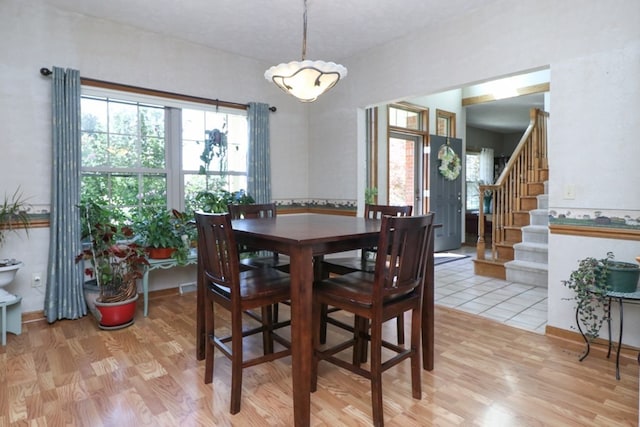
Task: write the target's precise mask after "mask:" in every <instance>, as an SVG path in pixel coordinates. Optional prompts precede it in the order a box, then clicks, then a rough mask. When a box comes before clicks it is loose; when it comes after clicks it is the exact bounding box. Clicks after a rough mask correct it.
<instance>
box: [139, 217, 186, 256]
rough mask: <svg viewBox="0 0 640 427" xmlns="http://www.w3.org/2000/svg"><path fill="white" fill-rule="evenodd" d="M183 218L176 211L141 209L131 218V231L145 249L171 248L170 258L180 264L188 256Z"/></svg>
mask: <svg viewBox="0 0 640 427" xmlns="http://www.w3.org/2000/svg"><path fill="white" fill-rule="evenodd" d="M185 217H186V215H185V214H183V213H182V212H179V211H177V210H167V209H157V208H143V209H140V210H138V212H137V213H136V214H135V215H134V217H133V230H134V232H135V235H136V237H137V238H138V239H139V242H140V244H141V245H143V246H145V247H147V248H173V249H174V252H173V254H172V255H171V256H172V257H173V258H175V259H176V260H177V261H178V263H179V264H182V263H185V262H186V260H187V257H188V255H189V247H188V242H189V241H188V239H189V236H188V232H187V229H186V224H187V222H186V221H185ZM183 236H185V237H184V238H183Z"/></svg>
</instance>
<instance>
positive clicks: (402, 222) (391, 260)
mask: <svg viewBox="0 0 640 427" xmlns="http://www.w3.org/2000/svg"><path fill="white" fill-rule="evenodd" d="M433 217H434V214H432V213H430V214H428V215H421V216H407V217H390V216H383V217H382V225H381V230H380V237H379V240H378V248H389V251H388V256H387V257H377V259H376V262H375V269H374V273H368V272H364V271H357V272H353V273H347V274H344V275H342V276H335V277H330V278H328V279H325V280H322V281H320V282H318V283H316V284H315V285H314V288H313V322H314V331H315V332H314V337H313V341H314V355H313V364H312V377H311V378H312V384H311V390H312V391H315V390H316V389H317V382H318V364H319V362H320V361H321V360H326V361H328V362H330V363H332V364H335V365H337V366H339V367H342V368H344V369H346V370H349V371H351V372H353V373H355V374H358V375H360V376H363V377H365V378H367V379H369V380H370V381H371V400H372V419H373V424H374V425H375V426H382V425H383V424H384V415H383V408H382V373H383V372H384V371H386V370H387V369H389V368H391V367H392V366H395V365H397V364H398V363H400V362H401V361H403V360H405V359H407V358H409V359H410V360H411V391H412V396H413V398H414V399H420V398H421V394H422V388H421V384H420V337H421V317H422V313H421V311H422V310H421V308H422V293H423V289H424V283H425V280H426V277H427V262H428V246H429V240H430V238H431V233H432V232H433ZM323 304H326V305H330V306H333V307H338V308H340V309H341V310H345V311H348V312H351V313H353V314H354V315H355V316H356V319H357V321H358V322H362V321H364V322H368V323H370V329H369V330H367V329H363V328H356V329H355V332H354V333H353V335H352V336H351V337H350V339H349V340H346V341H344V342H341V343H339V344H336V345H332V346H330V347H327V346H326V345H325V346H322V344H321V343H320V329H319V326H320V322H321V320H322V319H321V308H322V305H323ZM407 311H410V312H411V334H410V337H411V343H410V346H409V347H408V348H404V347H402V346H399V345H396V344H392V343H391V342H389V341H386V340H383V337H382V324H383V322H385V321H386V320H389V319H392V318H394V317H397V316H399V315H402V314H404V313H405V312H407ZM367 343H369V345H370V354H371V361H370V369H369V370H366V369H364V368H363V367H362V366H361V365H362V358H361V357H360V354H359V353H360V349H361V348H362V346H363V345H365V346H366V345H367ZM323 347H324V348H323ZM383 347H384V348H385V349H387V350H390V351H391V352H393V353H395V354H394V355H393V357H389V358H386V360H385V361H383V360H382V348H383ZM348 348H352V349H353V357H352V362H351V363H349V362H347V361H346V360H345V358H344V357H342V358H340V357H337V356H336V355H337V354H338V353H340V352H342V351H344V350H346V349H348ZM385 355H386V354H385Z"/></svg>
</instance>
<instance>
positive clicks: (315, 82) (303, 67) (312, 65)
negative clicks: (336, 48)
mask: <svg viewBox="0 0 640 427" xmlns="http://www.w3.org/2000/svg"><path fill="white" fill-rule="evenodd" d="M346 75H347V69H346V68H345V67H344V66H342V65H340V64H336V63H334V62H324V61H310V60H305V61H301V62H300V61H291V62H289V63H286V64H285V63H283V64H279V65H274V66H273V67H271V68H269V69H268V70H267V71H265V73H264V77H265V79H267V80H271V81H272V82H274V83H275V84H276V85H277V86H278V87H279V88H280V89H282V90H284V91H285V92H287V93H288V94H290V95H293V96H295V97H296V98H298V99H299V100H300V101H302V102H313V101H315V100H316V99H318V97H319V96H320V95H322V94H323V93H325V92H326V91H328V90H329V89H331V88H332V87H333V86H335V85H336V83H338V81H339V80H340V79H341V78H344V77H346Z"/></svg>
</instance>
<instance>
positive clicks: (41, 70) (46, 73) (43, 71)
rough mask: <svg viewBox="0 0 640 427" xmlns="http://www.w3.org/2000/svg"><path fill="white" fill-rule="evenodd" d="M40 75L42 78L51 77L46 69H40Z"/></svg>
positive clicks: (49, 71)
mask: <svg viewBox="0 0 640 427" xmlns="http://www.w3.org/2000/svg"><path fill="white" fill-rule="evenodd" d="M40 74H42V75H43V76H49V75H51V70H50V69H48V68H44V67H43V68H40Z"/></svg>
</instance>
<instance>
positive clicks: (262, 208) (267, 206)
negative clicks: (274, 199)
mask: <svg viewBox="0 0 640 427" xmlns="http://www.w3.org/2000/svg"><path fill="white" fill-rule="evenodd" d="M228 209H229V213H230V214H231V219H244V218H275V216H276V214H277V212H276V204H275V203H262V204H251V205H229V206H228Z"/></svg>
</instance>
